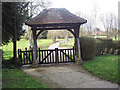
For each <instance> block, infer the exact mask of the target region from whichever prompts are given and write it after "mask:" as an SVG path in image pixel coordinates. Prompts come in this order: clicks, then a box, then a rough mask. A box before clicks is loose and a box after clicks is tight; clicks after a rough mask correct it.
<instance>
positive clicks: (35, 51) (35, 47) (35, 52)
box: [32, 27, 38, 67]
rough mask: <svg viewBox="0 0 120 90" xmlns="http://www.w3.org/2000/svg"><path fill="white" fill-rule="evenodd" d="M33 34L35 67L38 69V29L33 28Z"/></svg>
mask: <svg viewBox="0 0 120 90" xmlns="http://www.w3.org/2000/svg"><path fill="white" fill-rule="evenodd" d="M32 32H33V40H34V46H33V53H34V55H33V58H34V60H33V67H37V66H38V61H37V57H38V53H37V37H36V27H32Z"/></svg>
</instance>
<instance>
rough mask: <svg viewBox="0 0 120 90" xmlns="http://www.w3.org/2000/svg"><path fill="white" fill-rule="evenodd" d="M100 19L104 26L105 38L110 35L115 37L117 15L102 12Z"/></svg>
mask: <svg viewBox="0 0 120 90" xmlns="http://www.w3.org/2000/svg"><path fill="white" fill-rule="evenodd" d="M100 20H101V22H102V24H103V26H104V28H105V31H106V36H107V38H112V37H115V38H116V36H117V34H118V28H117V27H118V19H117V17H116V16H115V15H114V14H113V13H110V14H107V15H104V14H102V15H101V17H100Z"/></svg>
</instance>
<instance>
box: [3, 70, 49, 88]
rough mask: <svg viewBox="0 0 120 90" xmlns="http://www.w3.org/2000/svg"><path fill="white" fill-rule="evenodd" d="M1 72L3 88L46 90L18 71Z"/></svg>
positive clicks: (42, 85)
mask: <svg viewBox="0 0 120 90" xmlns="http://www.w3.org/2000/svg"><path fill="white" fill-rule="evenodd" d="M2 71H3V72H2V79H3V80H2V81H3V82H2V87H3V88H47V86H45V85H44V84H41V83H39V82H38V81H37V80H35V79H33V78H31V77H30V76H28V75H27V74H25V73H24V72H22V71H21V70H19V69H3V70H2Z"/></svg>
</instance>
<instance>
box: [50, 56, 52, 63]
mask: <svg viewBox="0 0 120 90" xmlns="http://www.w3.org/2000/svg"><path fill="white" fill-rule="evenodd" d="M51 55H52V54H50V63H51Z"/></svg>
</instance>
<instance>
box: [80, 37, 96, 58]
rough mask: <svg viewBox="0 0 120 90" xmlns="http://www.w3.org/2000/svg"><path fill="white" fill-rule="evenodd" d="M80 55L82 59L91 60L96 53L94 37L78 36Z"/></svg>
mask: <svg viewBox="0 0 120 90" xmlns="http://www.w3.org/2000/svg"><path fill="white" fill-rule="evenodd" d="M80 44H81V55H82V59H83V60H92V59H93V58H94V57H95V53H96V44H95V39H94V38H91V37H80Z"/></svg>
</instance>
